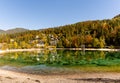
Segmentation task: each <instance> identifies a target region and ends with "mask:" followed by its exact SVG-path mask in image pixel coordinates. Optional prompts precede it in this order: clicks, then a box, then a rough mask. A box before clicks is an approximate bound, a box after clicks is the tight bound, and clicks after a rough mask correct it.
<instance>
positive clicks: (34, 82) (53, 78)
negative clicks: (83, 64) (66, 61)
mask: <svg viewBox="0 0 120 83" xmlns="http://www.w3.org/2000/svg"><path fill="white" fill-rule="evenodd" d="M0 82H1V83H114V82H115V83H119V82H120V73H113V72H111V73H107V72H106V73H102V72H101V73H87V72H86V73H79V74H72V75H70V74H65V75H41V74H39V75H32V74H26V73H20V72H14V71H8V70H2V69H0Z"/></svg>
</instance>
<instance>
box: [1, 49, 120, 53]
mask: <svg viewBox="0 0 120 83" xmlns="http://www.w3.org/2000/svg"><path fill="white" fill-rule="evenodd" d="M56 49H57V50H82V51H120V49H108V48H96V49H95V48H85V49H81V48H56ZM42 50H46V49H44V48H31V49H7V50H0V54H2V53H9V52H22V51H42ZM48 50H49V49H48Z"/></svg>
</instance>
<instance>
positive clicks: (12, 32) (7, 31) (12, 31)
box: [0, 28, 29, 34]
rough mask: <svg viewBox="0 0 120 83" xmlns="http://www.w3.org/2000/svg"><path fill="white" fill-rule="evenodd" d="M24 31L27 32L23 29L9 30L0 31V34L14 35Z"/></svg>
mask: <svg viewBox="0 0 120 83" xmlns="http://www.w3.org/2000/svg"><path fill="white" fill-rule="evenodd" d="M25 31H29V30H28V29H25V28H14V29H9V30H1V29H0V34H14V33H21V32H25Z"/></svg>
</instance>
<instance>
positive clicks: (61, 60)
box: [0, 50, 120, 66]
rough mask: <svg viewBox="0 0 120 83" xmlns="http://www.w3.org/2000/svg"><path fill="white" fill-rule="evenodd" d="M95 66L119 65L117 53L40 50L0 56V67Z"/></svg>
mask: <svg viewBox="0 0 120 83" xmlns="http://www.w3.org/2000/svg"><path fill="white" fill-rule="evenodd" d="M40 64H46V65H97V66H110V65H119V64H120V53H119V52H104V51H86V52H85V54H83V52H82V51H78V50H77V51H75V50H57V51H56V50H53V51H49V50H41V51H34V52H14V53H7V54H4V55H3V56H0V65H13V66H18V65H19V66H27V65H40Z"/></svg>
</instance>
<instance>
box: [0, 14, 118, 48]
mask: <svg viewBox="0 0 120 83" xmlns="http://www.w3.org/2000/svg"><path fill="white" fill-rule="evenodd" d="M0 43H1V44H2V45H3V46H2V47H1V48H2V49H6V48H9V49H14V48H38V47H42V46H43V47H46V46H56V47H59V48H70V47H72V48H73V47H75V48H78V47H81V45H85V47H89V48H104V47H106V46H110V48H114V47H119V46H120V15H117V16H115V17H114V18H112V19H105V20H94V21H84V22H78V23H75V24H70V25H65V26H59V27H54V28H48V29H43V30H31V31H26V32H22V33H14V34H1V35H0Z"/></svg>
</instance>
